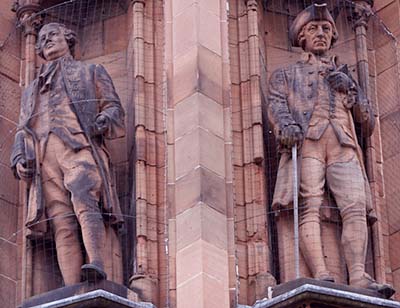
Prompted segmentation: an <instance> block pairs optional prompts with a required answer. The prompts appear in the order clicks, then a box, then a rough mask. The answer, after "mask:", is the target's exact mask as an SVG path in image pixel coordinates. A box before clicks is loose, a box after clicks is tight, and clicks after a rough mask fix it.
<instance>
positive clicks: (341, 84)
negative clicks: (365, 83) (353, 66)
mask: <svg viewBox="0 0 400 308" xmlns="http://www.w3.org/2000/svg"><path fill="white" fill-rule="evenodd" d="M326 79H327V81H328V83H329V85H330V87H331V88H332V89H334V90H336V91H338V92H341V93H347V92H348V91H349V90H350V89H351V88H352V87H354V83H353V81H352V80H351V78H350V77H349V76H347V75H346V74H345V73H343V72H339V71H336V72H332V73H330V74H329V75H328V76H327V77H326Z"/></svg>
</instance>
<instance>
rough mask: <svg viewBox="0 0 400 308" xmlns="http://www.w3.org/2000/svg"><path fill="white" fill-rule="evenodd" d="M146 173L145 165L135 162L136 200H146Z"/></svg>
mask: <svg viewBox="0 0 400 308" xmlns="http://www.w3.org/2000/svg"><path fill="white" fill-rule="evenodd" d="M146 177H147V172H146V164H145V163H144V162H142V161H137V162H136V199H142V200H147V180H146Z"/></svg>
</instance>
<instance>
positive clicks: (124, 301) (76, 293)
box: [19, 280, 155, 308]
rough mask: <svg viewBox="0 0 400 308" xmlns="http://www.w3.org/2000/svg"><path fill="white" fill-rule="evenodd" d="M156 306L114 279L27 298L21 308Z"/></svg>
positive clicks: (138, 307) (136, 307)
mask: <svg viewBox="0 0 400 308" xmlns="http://www.w3.org/2000/svg"><path fill="white" fill-rule="evenodd" d="M39 307H40V308H44V307H46V308H55V307H58V308H66V307H68V308H78V307H79V308H101V307H107V308H125V307H134V308H155V306H154V305H153V304H151V303H145V302H140V297H139V295H138V293H136V292H134V291H132V290H130V289H128V288H127V287H125V286H122V285H120V284H116V283H114V282H112V281H108V280H106V281H101V282H98V283H88V282H83V283H79V284H76V285H72V286H67V287H63V288H59V289H56V290H53V291H50V292H47V293H43V294H40V295H37V296H34V297H31V298H29V299H27V300H26V301H25V302H24V303H23V304H22V305H21V306H20V307H19V308H39Z"/></svg>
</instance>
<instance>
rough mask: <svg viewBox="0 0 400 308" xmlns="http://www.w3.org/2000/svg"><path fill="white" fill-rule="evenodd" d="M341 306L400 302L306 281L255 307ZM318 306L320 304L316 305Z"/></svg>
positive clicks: (373, 307)
mask: <svg viewBox="0 0 400 308" xmlns="http://www.w3.org/2000/svg"><path fill="white" fill-rule="evenodd" d="M310 302H311V303H314V304H317V305H318V304H323V305H324V307H326V308H328V307H333V308H334V307H341V308H345V307H346V308H347V307H348V308H350V307H351V308H353V307H354V308H361V307H362V308H378V307H387V308H400V303H399V302H395V301H392V300H387V299H382V298H378V297H374V296H369V295H364V294H359V293H354V292H350V291H345V290H341V289H334V288H329V287H326V286H320V285H316V284H309V283H305V284H303V285H300V286H298V287H296V288H294V289H292V290H290V291H287V292H286V293H283V294H280V295H278V296H276V297H273V298H272V299H263V300H259V301H257V302H256V303H255V304H254V305H253V308H270V307H271V308H290V307H298V306H296V305H299V304H302V303H310ZM315 307H318V306H315Z"/></svg>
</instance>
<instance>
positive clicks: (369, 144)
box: [350, 0, 386, 283]
mask: <svg viewBox="0 0 400 308" xmlns="http://www.w3.org/2000/svg"><path fill="white" fill-rule="evenodd" d="M373 2H374V1H373V0H367V1H354V3H353V4H352V6H351V12H350V14H351V16H352V18H353V25H354V32H355V38H356V40H355V44H356V57H357V73H358V81H359V84H360V87H361V89H362V90H363V91H364V93H365V94H366V95H367V97H368V99H369V100H370V103H371V104H372V103H373V102H372V99H371V98H372V95H371V87H370V74H369V61H368V58H369V54H368V41H367V30H368V21H369V18H370V17H371V15H372V6H373ZM373 110H374V116H375V123H376V124H375V130H374V133H373V135H372V136H371V137H369V138H367V139H366V140H365V142H366V144H365V145H366V146H365V149H366V162H365V165H366V169H367V174H368V179H369V182H370V185H371V192H372V196H373V203H374V208H375V210H376V214H377V216H378V221H377V222H376V223H375V224H374V225H373V226H372V241H373V243H374V245H373V247H374V251H373V254H374V266H375V275H376V277H375V278H376V280H377V281H379V282H382V283H384V282H386V279H385V249H384V240H383V236H382V235H383V226H382V221H381V217H382V214H381V213H382V211H383V210H384V209H383V206H384V205H383V203H382V202H381V199H382V197H383V191H382V190H381V189H379V187H382V185H383V172H382V171H383V170H382V167H381V166H380V164H381V162H382V160H381V159H380V158H379V157H381V155H382V142H381V135H380V134H381V133H380V132H381V128H380V121H379V117H378V116H377V115H378V106H377V105H376V104H375V105H374V106H373Z"/></svg>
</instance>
